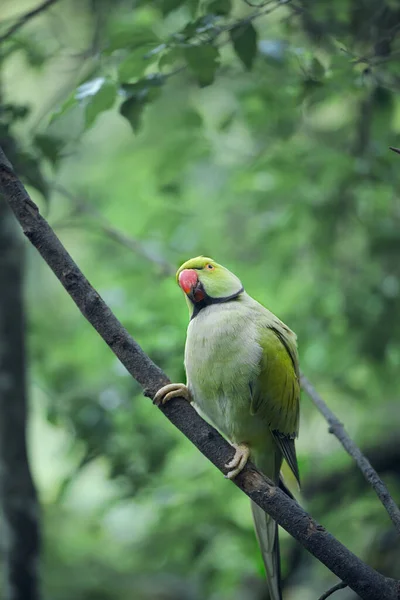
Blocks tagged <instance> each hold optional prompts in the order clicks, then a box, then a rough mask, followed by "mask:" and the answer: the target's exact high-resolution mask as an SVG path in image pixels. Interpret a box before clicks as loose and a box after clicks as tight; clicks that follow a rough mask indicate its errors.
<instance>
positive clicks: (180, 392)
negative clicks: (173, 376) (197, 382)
mask: <svg viewBox="0 0 400 600" xmlns="http://www.w3.org/2000/svg"><path fill="white" fill-rule="evenodd" d="M172 398H185V400H187V401H188V402H192V397H191V395H190V392H189V389H188V388H187V387H186V385H185V384H184V383H169V384H168V385H164V387H162V388H160V389H159V390H158V392H157V394H156V395H155V396H154V400H153V404H156V405H157V406H160V404H165V403H166V402H168V400H172Z"/></svg>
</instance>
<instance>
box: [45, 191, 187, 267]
mask: <svg viewBox="0 0 400 600" xmlns="http://www.w3.org/2000/svg"><path fill="white" fill-rule="evenodd" d="M53 190H55V191H57V192H58V193H59V194H61V195H63V196H64V197H65V198H67V199H68V200H70V201H71V202H72V203H73V206H74V209H75V212H79V213H84V214H87V215H89V216H90V217H93V218H94V219H95V222H96V225H97V227H98V228H99V229H100V231H102V232H103V233H104V234H105V235H106V236H107V237H108V238H110V239H112V240H114V241H115V242H117V243H118V244H120V245H121V246H124V247H125V248H129V250H131V251H132V252H134V253H135V254H136V255H138V256H141V257H142V258H145V259H146V260H147V261H148V262H150V263H152V264H154V265H155V266H156V267H157V268H158V270H159V271H160V273H161V275H163V276H165V277H170V276H173V275H175V273H176V268H174V266H173V265H171V263H169V262H168V261H166V260H165V258H163V257H162V256H160V255H159V254H157V253H156V252H153V251H152V250H150V249H148V248H146V247H145V245H144V244H143V243H142V242H141V241H140V240H138V239H136V238H134V237H133V236H130V235H128V234H126V233H124V232H123V231H121V230H119V229H117V228H116V227H113V226H112V225H110V223H109V222H108V221H107V220H106V219H104V217H103V216H102V215H101V214H100V212H99V211H98V210H97V209H96V208H95V207H94V206H92V205H91V204H89V203H88V202H86V201H85V200H82V199H81V198H78V197H77V196H75V195H74V194H71V192H69V191H68V190H67V189H66V188H65V187H64V186H62V185H58V184H57V185H53ZM53 227H55V229H57V227H56V226H55V225H54V223H53Z"/></svg>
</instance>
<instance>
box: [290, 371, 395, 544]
mask: <svg viewBox="0 0 400 600" xmlns="http://www.w3.org/2000/svg"><path fill="white" fill-rule="evenodd" d="M301 387H302V388H303V390H304V391H305V392H306V394H308V396H309V397H310V398H311V400H312V401H313V402H314V404H315V406H316V407H317V408H318V410H319V411H320V412H321V413H322V414H323V416H324V417H325V419H326V420H327V421H328V423H329V433H332V434H333V435H334V436H335V437H337V439H338V440H339V442H340V443H341V444H342V446H343V448H344V449H345V450H346V452H347V453H348V454H350V456H351V457H352V458H354V460H355V461H356V463H357V465H358V467H359V469H360V470H361V472H362V474H363V475H364V477H365V479H366V480H367V481H368V483H369V484H370V485H371V486H372V488H373V489H374V490H375V493H376V495H377V496H378V498H379V500H380V501H381V502H382V504H383V506H384V507H385V508H386V511H387V513H388V515H389V517H390V518H391V520H392V522H393V525H394V526H395V528H396V530H397V533H399V534H400V509H399V507H398V506H397V504H396V503H395V501H394V500H393V498H392V497H391V495H390V493H389V490H388V489H387V487H386V485H385V484H384V483H383V481H382V479H381V478H380V477H379V475H378V473H377V472H376V471H375V469H374V468H373V467H372V465H371V463H370V462H369V460H368V459H367V458H366V457H365V456H364V455H363V453H362V452H361V450H360V448H359V447H358V446H357V444H355V443H354V442H353V440H352V439H351V437H350V436H349V434H348V433H347V431H346V430H345V428H344V425H343V423H341V422H340V421H339V419H338V418H337V417H336V415H335V414H334V413H333V412H332V411H331V409H330V408H329V407H328V406H327V404H326V403H325V401H324V400H323V399H322V398H321V396H320V395H319V394H318V392H317V390H316V389H315V388H314V386H313V385H312V383H311V382H310V381H309V380H308V379H307V377H306V376H305V375H303V374H302V375H301Z"/></svg>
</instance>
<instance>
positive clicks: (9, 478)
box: [0, 196, 39, 600]
mask: <svg viewBox="0 0 400 600" xmlns="http://www.w3.org/2000/svg"><path fill="white" fill-rule="evenodd" d="M23 253H24V248H23V244H22V238H21V236H20V234H19V231H18V230H17V229H16V227H15V223H14V218H13V215H12V213H11V211H10V209H9V207H8V206H7V205H6V203H5V202H4V199H3V198H2V197H1V196H0V508H1V513H2V515H1V516H2V522H1V531H2V533H1V538H2V551H3V555H4V559H3V561H4V566H5V578H4V581H5V593H4V598H5V599H6V600H37V599H38V598H39V591H38V590H39V587H38V563H39V560H38V559H39V524H38V503H37V496H36V491H35V486H34V483H33V480H32V476H31V472H30V468H29V462H28V455H27V447H26V422H27V399H26V385H25V348H24V311H23V291H22V277H23Z"/></svg>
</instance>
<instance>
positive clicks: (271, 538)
mask: <svg viewBox="0 0 400 600" xmlns="http://www.w3.org/2000/svg"><path fill="white" fill-rule="evenodd" d="M176 277H177V281H178V283H179V286H180V287H181V288H182V290H183V292H184V293H185V296H186V301H187V304H188V306H189V313H190V322H189V326H188V330H187V339H186V347H185V369H186V377H187V383H186V385H184V384H180V383H177V384H174V383H173V384H169V385H167V386H164V387H163V388H161V390H159V391H158V393H157V394H156V397H155V402H156V403H163V402H166V401H168V400H170V399H171V398H174V397H177V396H180V397H184V398H186V399H187V400H188V401H190V402H193V404H194V406H195V407H196V408H197V409H198V410H199V412H200V413H201V414H203V415H204V416H205V417H206V418H207V419H208V420H209V421H211V423H213V424H214V425H215V426H216V427H217V429H219V431H221V433H223V434H224V435H225V436H226V437H227V438H228V440H229V441H230V442H231V444H232V445H233V446H234V448H235V456H234V458H233V459H232V460H231V461H230V462H229V463H228V464H227V465H226V467H227V468H228V469H229V472H228V474H227V477H228V478H231V479H232V478H234V477H236V475H238V473H240V471H241V470H242V469H243V467H244V466H245V464H246V462H247V460H248V458H249V457H251V460H253V461H254V463H255V464H256V466H257V467H258V468H259V469H260V470H261V471H262V472H263V473H265V475H267V476H268V477H270V479H272V480H273V481H274V482H275V483H276V484H277V485H278V483H279V477H280V469H281V465H282V460H283V459H285V460H286V461H287V463H288V465H289V467H290V468H291V470H292V471H293V473H294V475H295V477H296V479H297V481H299V471H298V466H297V459H296V451H295V438H296V437H297V434H298V428H299V397H300V384H299V366H298V355H297V345H296V335H295V334H294V333H293V332H292V331H291V330H290V329H289V328H288V327H287V326H286V325H285V324H284V323H282V321H280V320H279V319H278V318H277V317H276V316H275V315H274V314H272V313H271V312H270V311H269V310H267V309H266V308H264V306H262V305H261V304H259V303H258V302H256V300H254V299H253V298H251V296H249V295H248V294H247V293H246V292H245V291H244V288H243V286H242V283H241V282H240V280H239V279H238V278H237V277H236V275H234V274H233V273H231V272H230V271H228V269H226V268H225V267H223V266H222V265H219V264H218V263H216V262H215V261H214V260H212V259H211V258H207V257H204V256H199V257H197V258H193V259H191V260H188V261H187V262H185V263H184V264H183V265H182V266H181V267H180V269H179V270H178V272H177V275H176ZM252 511H253V517H254V522H255V528H256V533H257V538H258V541H259V545H260V548H261V552H262V556H263V560H264V564H265V568H266V571H267V580H268V588H269V592H270V597H271V600H281V598H282V593H281V584H280V560H279V541H278V528H277V524H276V523H275V522H274V521H273V520H272V519H271V517H269V516H268V515H267V514H265V513H264V511H263V510H261V509H260V508H259V507H258V506H257V505H256V504H254V503H252Z"/></svg>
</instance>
